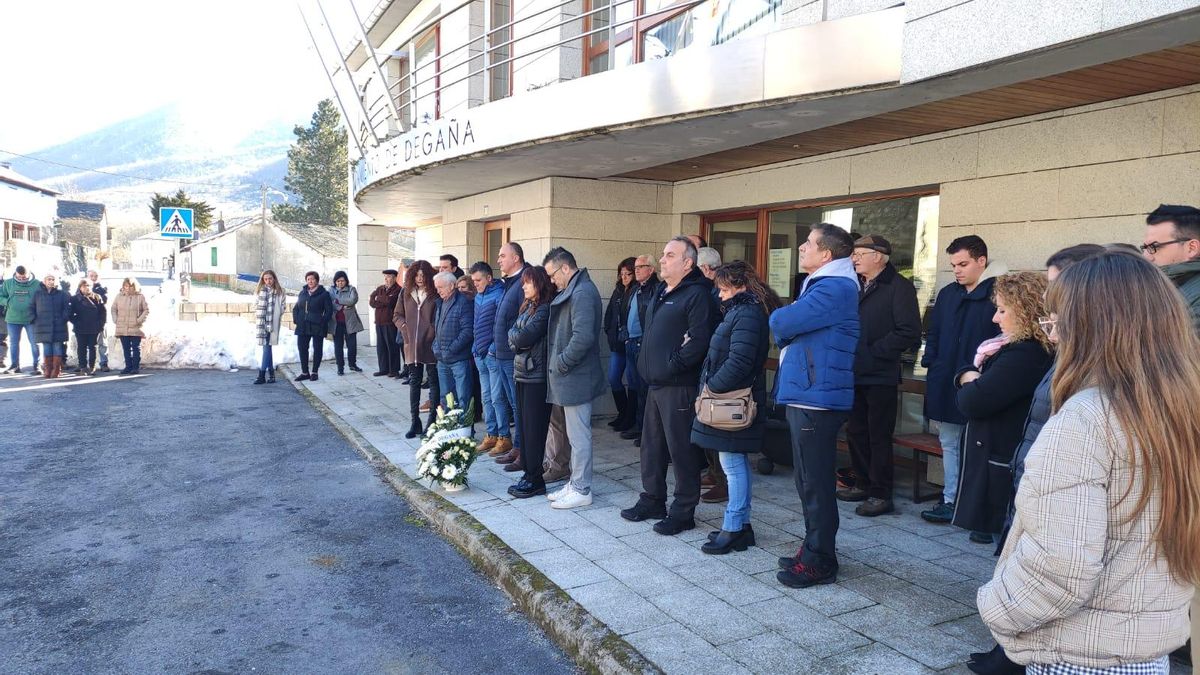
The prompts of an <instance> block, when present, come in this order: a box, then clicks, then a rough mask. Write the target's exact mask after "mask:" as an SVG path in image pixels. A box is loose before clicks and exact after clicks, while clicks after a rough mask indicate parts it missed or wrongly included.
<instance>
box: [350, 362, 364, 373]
mask: <svg viewBox="0 0 1200 675" xmlns="http://www.w3.org/2000/svg"><path fill="white" fill-rule="evenodd" d="M350 370H353V371H354V372H356V373H361V372H362V368H359V367H358V366H357V365H355V364H353V363H351V364H350Z"/></svg>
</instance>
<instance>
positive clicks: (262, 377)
mask: <svg viewBox="0 0 1200 675" xmlns="http://www.w3.org/2000/svg"><path fill="white" fill-rule="evenodd" d="M266 383H267V372H266V371H265V370H260V371H258V379H257V380H255V381H254V384H266Z"/></svg>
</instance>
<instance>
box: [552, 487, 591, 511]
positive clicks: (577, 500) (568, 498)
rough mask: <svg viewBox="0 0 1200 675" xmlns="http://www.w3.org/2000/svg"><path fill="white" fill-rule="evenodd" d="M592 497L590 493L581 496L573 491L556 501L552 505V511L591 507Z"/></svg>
mask: <svg viewBox="0 0 1200 675" xmlns="http://www.w3.org/2000/svg"><path fill="white" fill-rule="evenodd" d="M591 504H592V495H591V493H590V492H589V493H588V494H586V495H581V494H579V493H578V492H576V491H574V490H571V491H570V492H568V493H567V494H565V495H563V496H562V497H559V498H558V499H556V500H554V503H552V504H551V505H550V508H552V509H575V508H579V507H580V506H591Z"/></svg>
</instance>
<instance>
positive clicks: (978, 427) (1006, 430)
mask: <svg viewBox="0 0 1200 675" xmlns="http://www.w3.org/2000/svg"><path fill="white" fill-rule="evenodd" d="M1052 363H1053V358H1052V357H1051V356H1050V353H1049V352H1047V351H1046V350H1045V348H1043V347H1042V345H1041V344H1040V343H1039V342H1038V341H1037V340H1033V339H1029V340H1022V341H1020V342H1014V343H1011V344H1007V345H1004V346H1003V347H1001V348H1000V351H998V352H996V353H995V354H993V355H992V357H991V358H989V359H988V360H987V361H984V363H983V369H982V371H981V372H982V374H981V375H980V377H979V379H977V380H975V381H973V382H968V383H967V384H966V385H964V386H962V387H960V388H959V390H958V407H959V409H960V410H962V412H963V414H964V415H966V417H967V430H966V433H965V435H964V440H963V444H962V456H961V457H960V459H959V461H960V468H959V478H958V501H957V503H956V504H955V505H954V521H953V522H954V524H955V525H958V526H959V527H962V528H965V529H968V530H973V531H979V532H1000V531H1001V530H1002V529H1003V528H1004V518H1005V514H1006V513H1007V511H1008V501H1009V497H1010V496H1011V495H1012V469H1011V464H1012V459H1013V455H1014V453H1015V452H1016V450H1017V446H1018V445H1020V444H1021V436H1022V434H1023V432H1024V430H1025V418H1026V417H1027V416H1028V415H1029V408H1030V404H1032V403H1033V393H1034V391H1035V390H1036V389H1037V386H1038V383H1039V382H1041V381H1042V377H1043V376H1045V374H1046V371H1048V370H1050V366H1051V365H1052ZM970 370H974V368H967V369H964V370H963V371H962V372H968V371H970ZM956 379H957V377H956Z"/></svg>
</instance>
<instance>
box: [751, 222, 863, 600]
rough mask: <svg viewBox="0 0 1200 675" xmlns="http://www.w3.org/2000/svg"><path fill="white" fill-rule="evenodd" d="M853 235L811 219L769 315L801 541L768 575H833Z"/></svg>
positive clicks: (846, 402)
mask: <svg viewBox="0 0 1200 675" xmlns="http://www.w3.org/2000/svg"><path fill="white" fill-rule="evenodd" d="M853 251H854V240H853V239H852V238H851V237H850V233H848V232H846V231H845V230H843V229H842V228H840V227H838V226H836V225H830V224H829V223H820V224H818V225H814V226H813V228H812V230H811V231H810V232H809V235H808V239H807V240H806V241H805V242H804V243H803V244H801V246H800V267H801V268H802V269H803V270H804V271H805V272H807V273H808V276H807V277H806V278H805V280H804V285H803V286H802V287H801V289H800V295H799V297H797V298H796V301H795V302H793V303H792V304H790V305H788V306H787V307H782V308H780V309H778V310H776V311H775V312H774V313H773V314H772V315H771V322H770V323H771V334H772V335H773V336H774V337H775V343H776V344H777V345H779V348H780V349H781V350H782V351H781V352H780V354H779V371H778V373H776V376H775V403H776V405H786V406H787V420H788V427H790V430H791V435H792V457H793V465H794V466H795V479H796V490H797V491H798V492H799V494H800V499H802V500H803V502H804V523H805V535H804V546H803V547H802V548H801V549H800V550H799V551H798V552H797V553H796V556H795V557H794V558H780V560H779V565H780V567H781V568H782V569H781V571H780V572H779V573H778V574H777V575H776V577H777V578H778V579H779V581H780V583H782V584H784V585H785V586H790V587H792V588H808V587H809V586H814V585H816V584H832V583H833V582H835V581H837V570H838V563H837V554H836V552H835V547H836V539H837V530H838V506H837V499H836V498H835V496H834V491H835V488H836V483H837V476H836V470H837V466H836V465H837V434H838V431H839V430H840V429H841V428H842V425H843V424H845V423H846V419H847V418H848V417H849V415H850V409H851V408H852V407H853V405H854V353H855V350H856V349H857V347H858V334H859V323H858V291H859V282H858V275H857V274H856V273H855V272H854V264H853V263H852V262H851V261H850V254H851V253H852V252H853Z"/></svg>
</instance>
